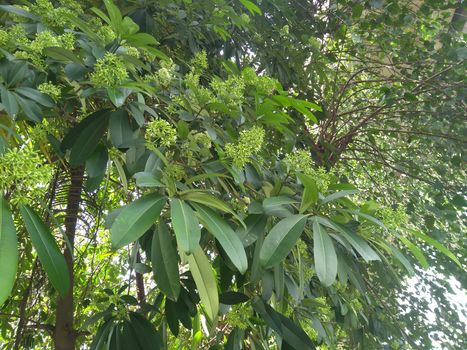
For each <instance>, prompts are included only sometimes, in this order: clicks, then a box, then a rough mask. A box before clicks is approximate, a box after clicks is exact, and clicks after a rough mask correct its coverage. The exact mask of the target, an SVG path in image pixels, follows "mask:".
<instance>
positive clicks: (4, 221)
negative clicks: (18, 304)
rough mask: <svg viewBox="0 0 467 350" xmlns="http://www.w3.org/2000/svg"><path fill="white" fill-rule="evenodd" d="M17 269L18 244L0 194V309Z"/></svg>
mask: <svg viewBox="0 0 467 350" xmlns="http://www.w3.org/2000/svg"><path fill="white" fill-rule="evenodd" d="M17 268H18V242H17V238H16V230H15V225H14V223H13V217H12V215H11V211H10V208H9V206H8V203H7V201H6V200H5V198H3V196H2V195H1V193H0V307H1V306H2V304H3V303H4V302H5V300H6V299H7V298H8V296H9V295H10V293H11V290H12V289H13V286H14V284H15V279H16V270H17Z"/></svg>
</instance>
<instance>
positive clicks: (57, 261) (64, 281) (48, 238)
mask: <svg viewBox="0 0 467 350" xmlns="http://www.w3.org/2000/svg"><path fill="white" fill-rule="evenodd" d="M20 212H21V216H22V217H23V220H24V226H26V230H27V231H28V233H29V236H30V237H31V241H32V245H33V247H34V249H35V250H36V252H37V256H38V257H39V260H40V262H41V264H42V266H43V267H44V270H45V272H46V273H47V276H48V277H49V280H50V282H51V283H52V285H53V286H54V288H55V289H56V290H57V291H58V292H59V293H60V294H61V295H65V294H66V293H67V292H68V289H69V288H70V275H69V271H68V267H67V264H66V261H65V257H64V256H63V254H62V253H61V252H60V249H59V248H58V245H57V242H56V241H55V239H54V237H53V236H52V234H51V233H50V231H49V229H48V228H47V226H45V224H44V222H42V220H41V218H40V217H39V215H37V214H36V212H35V211H34V210H33V209H32V208H30V207H28V206H26V205H23V206H21V207H20Z"/></svg>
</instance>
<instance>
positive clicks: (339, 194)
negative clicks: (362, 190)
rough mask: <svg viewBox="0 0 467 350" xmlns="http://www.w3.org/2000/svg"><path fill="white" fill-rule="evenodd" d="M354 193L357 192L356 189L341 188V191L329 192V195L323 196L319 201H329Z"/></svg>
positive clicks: (323, 202) (324, 202)
mask: <svg viewBox="0 0 467 350" xmlns="http://www.w3.org/2000/svg"><path fill="white" fill-rule="evenodd" d="M356 193H358V190H342V191H338V192H334V193H333V194H330V195H329V196H327V197H325V198H324V199H323V200H322V201H321V203H322V204H326V203H331V202H334V201H336V200H338V199H340V198H343V197H347V196H350V195H352V194H356Z"/></svg>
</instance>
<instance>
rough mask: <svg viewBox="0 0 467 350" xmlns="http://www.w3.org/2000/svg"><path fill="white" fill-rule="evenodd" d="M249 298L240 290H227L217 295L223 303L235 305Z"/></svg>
mask: <svg viewBox="0 0 467 350" xmlns="http://www.w3.org/2000/svg"><path fill="white" fill-rule="evenodd" d="M248 300H250V298H248V296H246V295H245V294H243V293H240V292H234V291H228V292H224V293H222V294H221V295H220V296H219V301H220V302H221V303H222V304H225V305H235V304H240V303H244V302H247V301H248Z"/></svg>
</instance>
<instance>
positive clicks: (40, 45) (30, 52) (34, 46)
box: [9, 26, 75, 70]
mask: <svg viewBox="0 0 467 350" xmlns="http://www.w3.org/2000/svg"><path fill="white" fill-rule="evenodd" d="M9 36H10V37H12V38H14V39H15V40H16V43H15V46H21V47H22V48H23V51H17V52H16V53H15V55H16V57H18V58H24V59H30V60H31V61H32V63H33V64H34V65H35V66H36V67H38V68H40V69H42V70H45V69H46V66H45V62H44V59H43V56H42V51H43V50H44V48H46V47H63V48H65V49H68V50H72V49H73V48H74V45H75V36H74V35H73V33H64V34H61V35H55V34H54V33H53V32H51V31H49V30H44V31H42V32H39V33H37V34H36V36H35V38H34V40H32V41H31V40H29V39H28V38H27V36H26V32H25V31H24V29H23V28H22V27H20V26H14V27H11V29H10V30H9Z"/></svg>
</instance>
